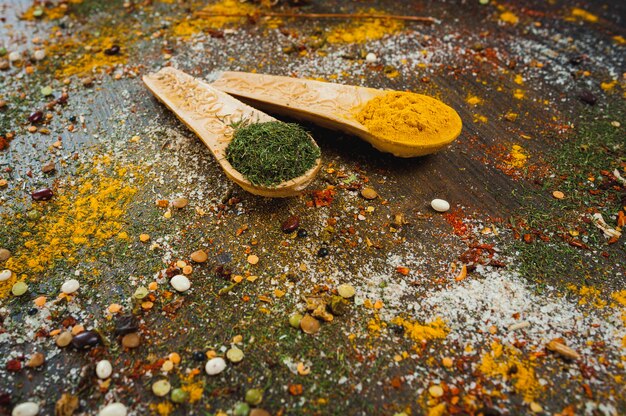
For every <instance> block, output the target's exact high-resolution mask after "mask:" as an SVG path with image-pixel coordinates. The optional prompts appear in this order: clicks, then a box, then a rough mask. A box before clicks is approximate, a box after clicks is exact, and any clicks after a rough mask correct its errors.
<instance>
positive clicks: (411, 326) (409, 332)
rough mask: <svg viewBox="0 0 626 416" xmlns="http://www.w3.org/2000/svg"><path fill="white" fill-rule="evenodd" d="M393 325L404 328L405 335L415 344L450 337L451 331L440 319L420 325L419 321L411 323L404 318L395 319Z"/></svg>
mask: <svg viewBox="0 0 626 416" xmlns="http://www.w3.org/2000/svg"><path fill="white" fill-rule="evenodd" d="M391 322H392V323H394V324H396V325H401V326H403V327H404V335H405V336H406V337H407V338H410V339H411V340H413V341H415V342H423V341H429V340H431V339H442V338H445V337H446V336H447V335H448V332H450V330H449V329H448V326H447V325H446V323H445V322H444V321H443V319H441V318H440V317H437V318H435V320H433V321H431V322H428V323H425V324H424V325H422V324H420V323H419V322H417V321H411V320H409V319H405V318H402V317H399V316H398V317H396V318H394V320H393V321H391Z"/></svg>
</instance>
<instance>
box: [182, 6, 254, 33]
mask: <svg viewBox="0 0 626 416" xmlns="http://www.w3.org/2000/svg"><path fill="white" fill-rule="evenodd" d="M258 11H259V8H258V7H257V6H254V5H252V4H250V3H243V2H241V1H239V0H221V1H218V2H217V3H214V4H210V5H208V6H206V7H205V8H203V9H202V12H203V13H205V14H206V15H203V16H202V17H192V18H189V19H186V20H182V21H180V22H179V23H177V24H176V25H174V26H173V27H172V34H173V35H174V36H177V37H181V38H188V37H190V36H192V35H195V34H196V33H200V32H202V31H204V30H207V29H222V28H224V27H232V26H237V25H242V24H245V22H246V21H247V18H246V17H245V16H243V17H239V16H225V15H229V14H230V15H232V14H242V15H253V14H254V13H256V12H258Z"/></svg>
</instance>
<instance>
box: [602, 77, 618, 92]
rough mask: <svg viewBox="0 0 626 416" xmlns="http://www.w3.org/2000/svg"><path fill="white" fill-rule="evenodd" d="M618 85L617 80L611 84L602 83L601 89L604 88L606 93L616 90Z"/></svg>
mask: <svg viewBox="0 0 626 416" xmlns="http://www.w3.org/2000/svg"><path fill="white" fill-rule="evenodd" d="M616 85H617V80H615V79H614V80H613V81H610V82H602V83H600V88H602V89H603V90H604V91H611V90H612V89H613V88H615V86H616Z"/></svg>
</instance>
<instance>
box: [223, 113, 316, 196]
mask: <svg viewBox="0 0 626 416" xmlns="http://www.w3.org/2000/svg"><path fill="white" fill-rule="evenodd" d="M319 157H320V149H319V147H317V145H316V144H315V143H314V142H313V141H312V139H311V137H310V136H309V134H308V133H307V132H306V131H305V130H304V129H302V127H300V126H299V125H297V124H293V123H282V122H279V121H270V122H267V123H251V124H247V125H244V126H242V127H237V128H235V131H234V133H233V140H232V141H231V142H230V143H229V145H228V148H227V149H226V159H227V160H228V162H229V163H230V164H231V165H232V166H233V168H235V169H236V170H237V171H238V172H240V173H241V174H242V175H243V176H244V177H245V178H246V179H248V180H249V181H250V182H251V183H252V184H253V185H262V186H269V187H272V186H276V185H278V184H280V183H282V182H285V181H288V180H290V179H294V178H297V177H299V176H302V175H304V174H305V173H306V172H307V171H308V170H309V169H311V168H312V167H313V166H314V165H315V163H316V161H317V159H319Z"/></svg>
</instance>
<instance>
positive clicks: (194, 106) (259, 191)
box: [143, 67, 322, 197]
mask: <svg viewBox="0 0 626 416" xmlns="http://www.w3.org/2000/svg"><path fill="white" fill-rule="evenodd" d="M143 82H144V84H145V85H146V87H148V89H149V90H150V91H151V92H152V93H153V94H154V95H155V96H156V97H157V98H158V99H159V101H161V102H162V103H163V104H165V105H166V106H167V107H168V108H169V109H170V110H172V111H173V112H174V114H176V116H177V117H178V118H179V119H180V120H181V121H182V122H183V123H184V124H185V125H186V126H187V127H189V129H191V130H192V131H193V132H194V133H196V135H197V136H198V137H199V138H200V140H202V142H203V143H204V144H205V145H206V146H207V147H208V148H209V150H210V151H211V152H212V153H213V155H214V156H215V158H216V159H217V162H218V163H219V164H220V166H221V167H222V169H223V170H224V173H225V174H226V176H227V177H228V178H229V179H231V180H232V181H233V182H235V183H236V184H238V185H239V186H241V187H242V188H243V189H245V190H246V191H248V192H250V193H253V194H256V195H260V196H266V197H289V196H295V195H298V194H301V193H302V192H303V191H304V189H305V188H306V187H307V185H308V184H309V183H311V181H312V180H313V179H314V178H315V175H317V172H318V171H319V169H320V167H321V165H322V161H321V159H319V158H318V159H317V160H316V161H315V164H314V165H313V167H311V168H310V169H309V170H308V171H307V172H305V173H304V174H303V175H301V176H298V177H297V178H293V179H290V180H288V181H285V182H281V183H280V184H278V185H276V186H271V187H270V186H262V185H255V184H253V183H251V182H250V181H249V180H248V179H246V178H245V177H244V176H243V175H242V174H241V173H240V172H239V171H237V170H236V169H235V168H234V167H233V166H232V165H231V164H230V163H229V162H228V159H226V148H227V147H228V144H229V143H230V141H231V140H232V137H233V131H234V129H233V127H232V124H233V123H236V122H238V121H241V120H251V121H253V122H256V123H263V122H268V121H276V119H274V118H273V117H271V116H269V115H267V114H265V113H262V112H261V111H259V110H256V109H254V108H252V107H250V106H247V105H245V104H244V103H242V102H241V101H238V100H237V99H235V98H233V97H231V96H230V95H228V94H226V93H224V92H222V91H219V90H217V89H215V88H213V87H211V86H210V85H209V84H207V83H205V82H203V81H201V80H198V79H196V78H194V77H192V76H191V75H188V74H186V73H184V72H182V71H179V70H177V69H174V68H171V67H165V68H163V69H161V70H160V71H158V72H156V73H154V74H149V75H145V76H144V77H143ZM309 137H310V136H309ZM310 139H311V141H312V142H313V143H314V145H315V146H316V147H317V144H316V143H315V141H314V140H313V138H311V137H310Z"/></svg>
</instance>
